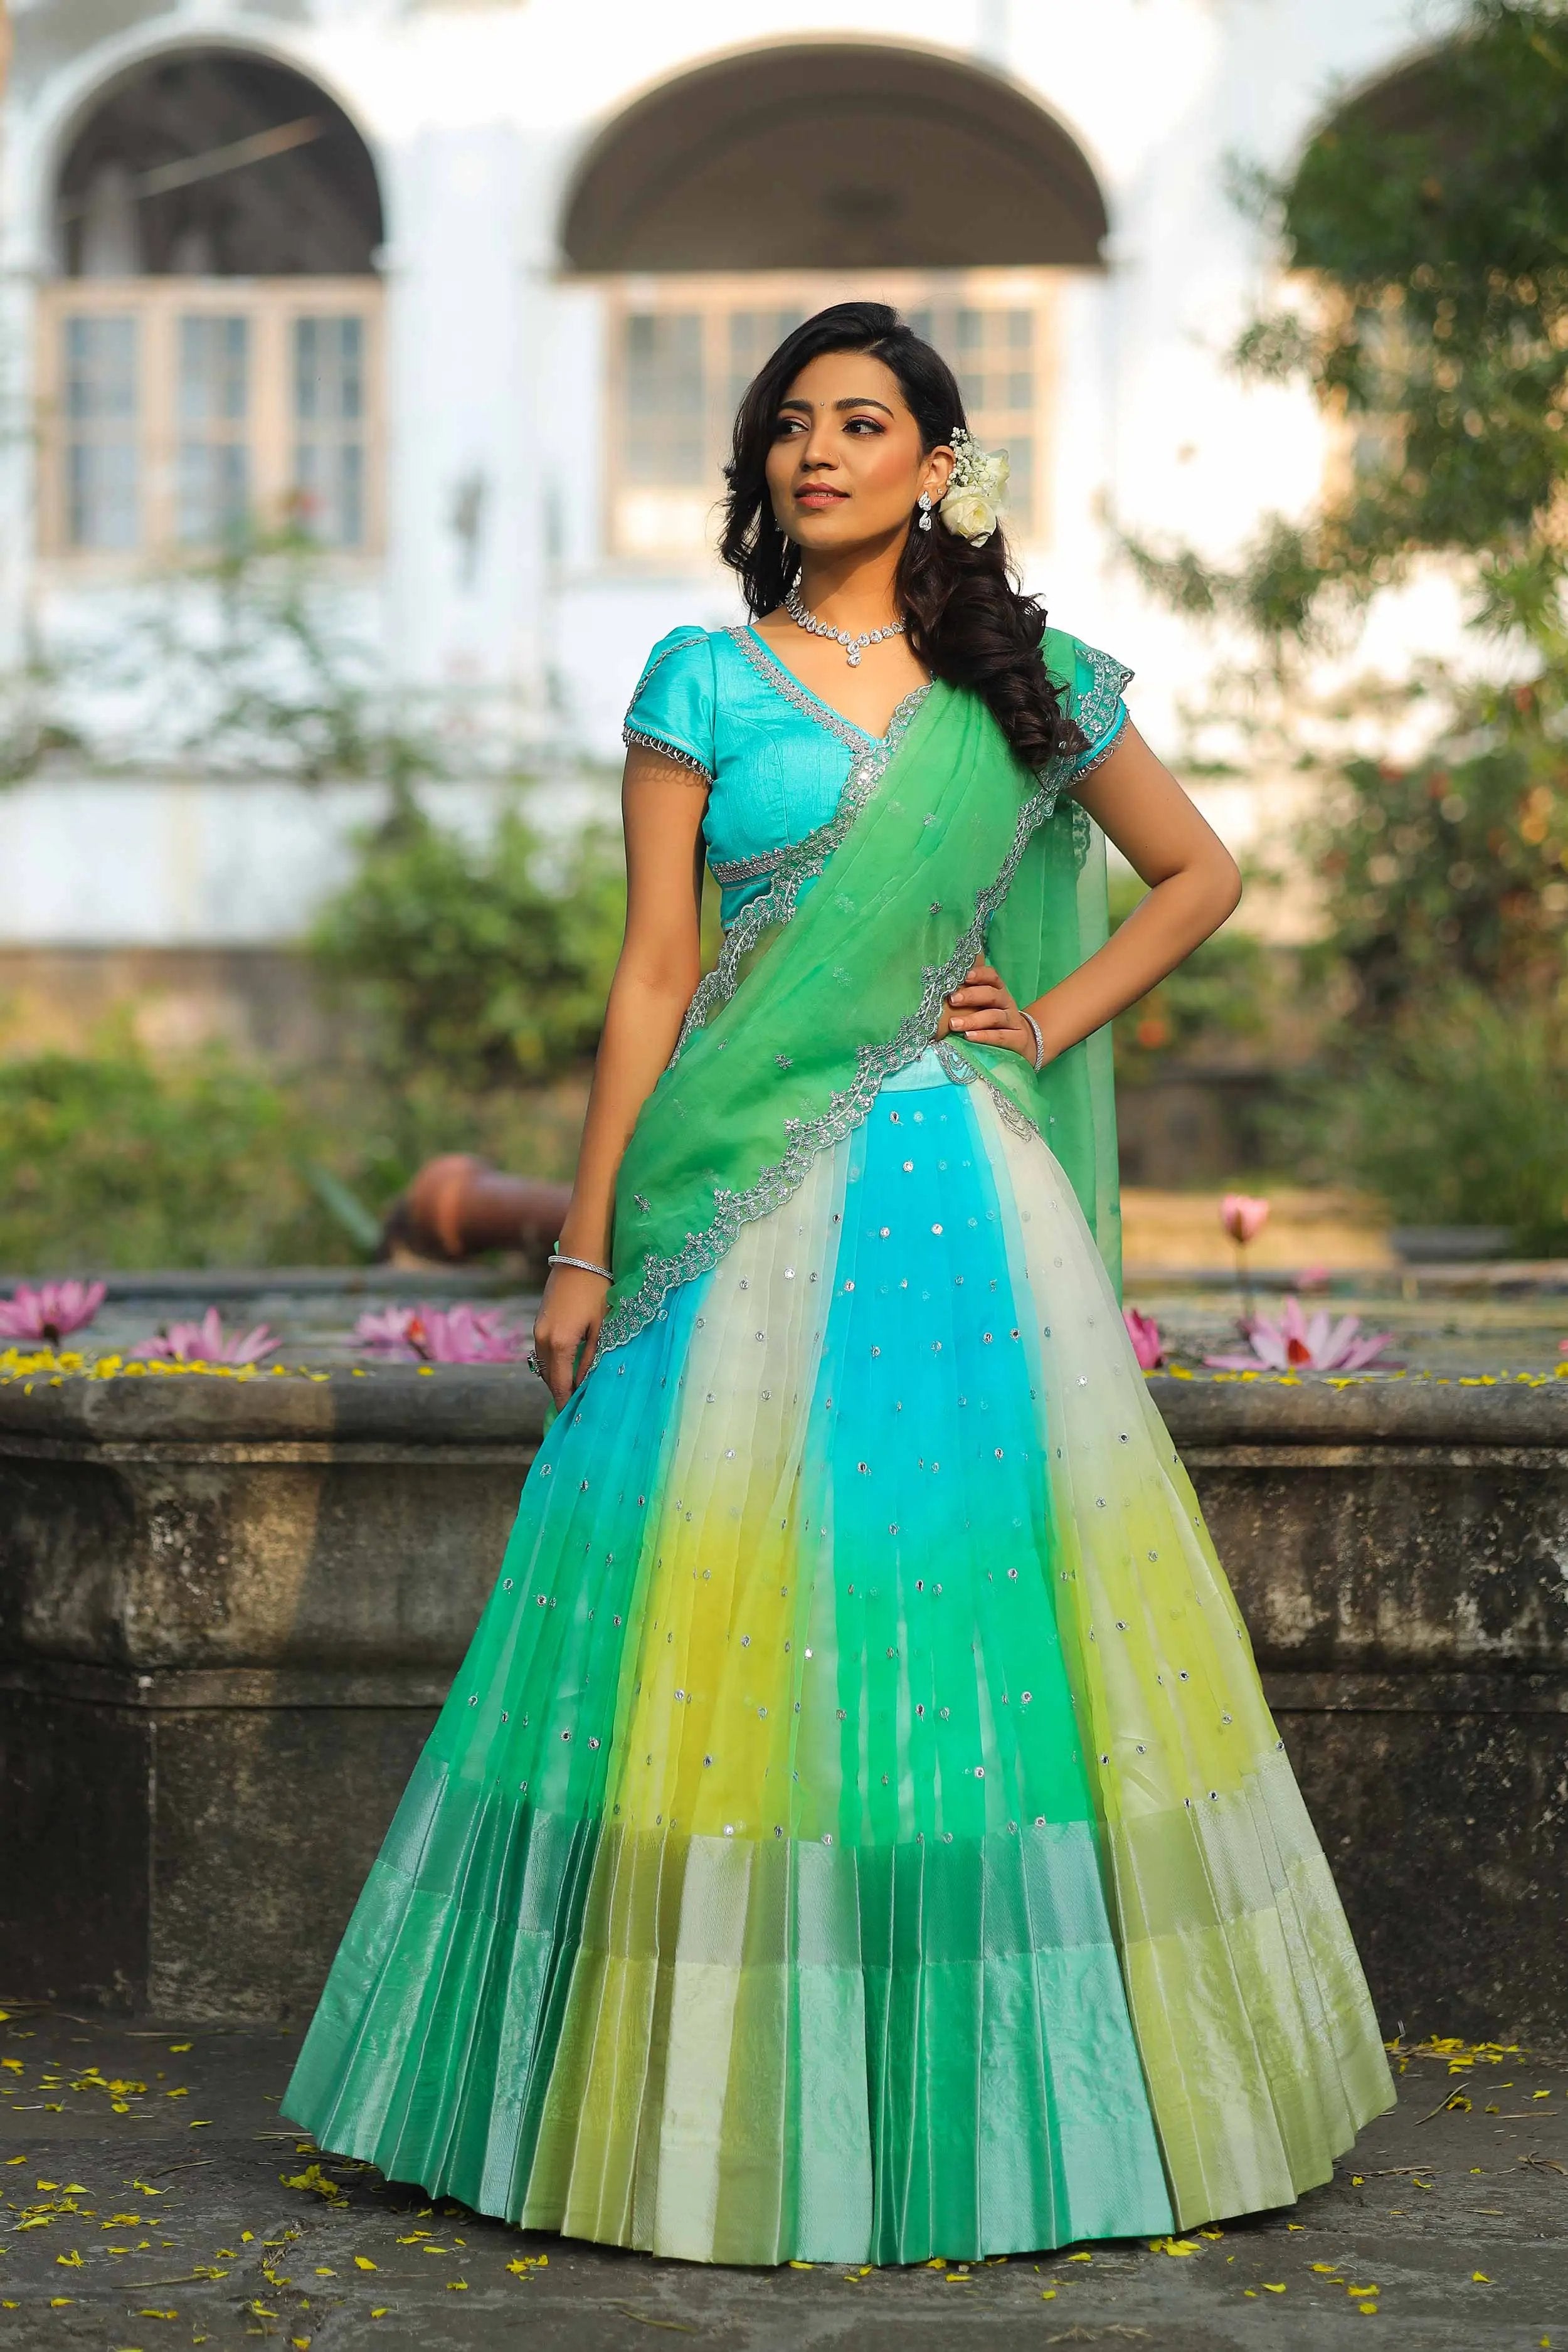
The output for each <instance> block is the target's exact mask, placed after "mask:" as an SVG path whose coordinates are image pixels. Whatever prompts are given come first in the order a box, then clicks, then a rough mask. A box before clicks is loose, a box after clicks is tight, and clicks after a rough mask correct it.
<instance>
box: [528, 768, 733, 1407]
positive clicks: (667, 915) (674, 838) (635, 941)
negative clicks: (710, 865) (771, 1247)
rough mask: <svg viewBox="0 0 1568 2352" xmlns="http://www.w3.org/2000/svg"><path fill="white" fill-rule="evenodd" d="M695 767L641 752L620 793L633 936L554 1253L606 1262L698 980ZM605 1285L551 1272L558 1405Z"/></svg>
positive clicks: (547, 1322) (546, 1307) (585, 1356)
mask: <svg viewBox="0 0 1568 2352" xmlns="http://www.w3.org/2000/svg"><path fill="white" fill-rule="evenodd" d="M707 798H708V795H707V792H706V789H705V787H704V786H703V784H702V782H701V781H700V778H698V777H696V776H694V775H693V773H692V772H691V770H690V769H689V768H686V767H682V766H681V765H680V764H679V762H678V761H674V760H667V759H665V758H663V757H662V755H661V754H660V753H658V752H657V751H647V750H645V749H643V748H642V747H640V746H638V747H636V748H634V749H633V750H632V751H629V752H628V753H627V754H626V778H625V782H624V783H623V785H622V788H621V810H622V818H623V822H624V824H625V826H626V936H625V938H624V940H622V942H621V952H620V957H619V959H618V961H617V962H616V976H615V979H614V980H613V981H612V982H611V983H610V995H609V1003H608V1004H607V1005H606V1007H605V1027H604V1034H603V1035H602V1036H601V1038H600V1040H599V1053H598V1059H597V1060H596V1062H595V1065H594V1084H593V1089H592V1091H591V1093H590V1094H589V1097H588V1116H587V1118H586V1120H585V1122H584V1129H583V1143H582V1149H581V1150H580V1152H579V1153H578V1158H577V1175H576V1181H575V1182H574V1185H573V1188H572V1204H571V1206H570V1208H569V1209H568V1210H567V1212H566V1221H565V1223H564V1224H563V1226H562V1228H561V1238H560V1241H559V1243H558V1244H557V1247H558V1248H559V1249H562V1250H564V1251H566V1252H568V1253H569V1254H570V1255H572V1256H573V1257H585V1258H592V1259H593V1261H594V1263H595V1265H609V1263H610V1256H609V1252H610V1244H611V1228H612V1225H613V1223H614V1217H615V1201H616V1176H617V1175H618V1174H619V1172H620V1165H621V1160H622V1156H623V1155H624V1153H625V1151H626V1145H627V1143H628V1142H629V1141H630V1139H631V1132H632V1129H633V1128H634V1127H635V1126H636V1125H637V1115H638V1113H639V1112H640V1111H641V1109H642V1107H643V1105H644V1103H645V1102H646V1101H647V1098H648V1097H649V1095H650V1094H651V1093H652V1092H653V1089H654V1087H655V1086H656V1085H657V1084H658V1078H659V1076H660V1074H661V1073H662V1071H663V1070H664V1067H665V1066H666V1064H667V1063H668V1060H669V1057H670V1055H671V1054H672V1053H673V1052H674V1051H675V1041H676V1039H677V1038H678V1037H679V1034H680V1024H681V1023H682V1021H683V1020H684V1019H685V1017H686V1009H687V1007H688V1005H689V1003H690V1002H691V998H692V993H693V992H694V990H695V989H696V986H697V982H698V980H699V978H700V968H701V967H700V950H699V927H700V918H701V904H702V833H701V827H702V812H703V809H704V807H705V806H706V804H707ZM607 1295H608V1285H607V1284H606V1283H605V1281H604V1279H603V1278H602V1277H601V1276H598V1275H596V1274H584V1272H582V1271H581V1269H580V1268H578V1267H576V1266H565V1265H558V1266H553V1267H552V1269H551V1273H550V1278H549V1280H548V1281H547V1282H546V1284H545V1286H544V1297H543V1300H542V1304H541V1306H540V1309H539V1315H538V1318H537V1319H536V1321H535V1323H534V1326H533V1351H534V1354H535V1356H536V1357H537V1359H538V1361H539V1369H540V1370H541V1372H542V1374H543V1376H544V1379H545V1381H546V1383H547V1384H548V1386H549V1389H550V1393H551V1395H552V1397H553V1398H554V1400H555V1402H556V1404H557V1405H564V1404H565V1402H566V1400H567V1398H568V1397H569V1396H570V1395H571V1393H572V1391H573V1390H574V1388H575V1387H576V1386H577V1383H578V1382H579V1381H581V1380H582V1379H583V1378H584V1375H585V1373H586V1372H587V1370H588V1368H589V1366H590V1365H591V1364H592V1362H593V1360H594V1352H595V1349H596V1347H597V1345H598V1339H599V1326H600V1324H601V1322H602V1321H603V1320H604V1314H605V1297H607Z"/></svg>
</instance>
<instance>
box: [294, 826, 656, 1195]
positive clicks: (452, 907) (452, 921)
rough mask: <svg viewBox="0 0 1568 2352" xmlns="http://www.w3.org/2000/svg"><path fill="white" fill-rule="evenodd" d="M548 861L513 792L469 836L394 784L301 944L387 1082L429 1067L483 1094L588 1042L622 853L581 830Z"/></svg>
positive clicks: (580, 1051) (614, 934)
mask: <svg viewBox="0 0 1568 2352" xmlns="http://www.w3.org/2000/svg"><path fill="white" fill-rule="evenodd" d="M553 863H554V867H555V870H553V871H552V870H551V866H552V861H551V860H549V859H548V858H547V857H546V856H545V855H544V853H543V852H542V849H541V845H540V843H539V840H538V838H537V836H536V835H535V834H534V832H533V830H532V828H531V826H530V825H529V824H528V822H527V819H526V817H525V816H524V814H523V813H522V811H521V808H520V807H518V806H515V805H514V806H512V807H511V808H510V809H507V810H506V811H504V812H503V814H502V815H501V816H500V820H499V821H498V823H497V824H496V825H495V827H494V830H493V831H492V833H491V834H490V835H489V837H488V838H487V839H485V840H484V841H482V842H472V841H469V840H468V839H465V838H464V837H463V836H462V835H458V834H457V833H455V832H452V831H449V830H447V829H445V828H443V827H441V826H439V825H437V824H434V823H433V822H432V821H431V819H430V818H429V817H428V816H427V815H426V814H425V813H424V811H423V810H422V809H420V808H419V806H418V805H417V804H416V803H415V802H414V801H413V800H412V799H410V798H409V797H408V796H406V795H404V796H401V797H400V798H399V800H398V802H397V803H396V805H395V810H394V813H393V815H392V816H391V818H390V819H389V821H388V822H387V824H385V825H384V826H383V827H382V828H381V830H380V831H379V832H377V833H375V834H374V835H370V836H369V837H367V839H366V840H365V841H364V843H363V846H362V853H361V862H360V866H359V870H358V872H357V873H356V874H355V876H354V877H353V880H352V881H351V882H350V883H349V884H348V886H347V887H346V888H345V889H343V890H342V891H341V892H340V893H339V894H338V895H337V897H336V898H333V899H331V901H329V903H328V904H327V905H326V906H325V907H324V908H322V910H321V914H320V916H319V917H318V919H317V921H316V924H315V927H314V929H313V932H312V935H311V942H310V944H311V951H312V953H313V955H314V956H315V958H316V960H317V962H318V963H319V965H320V966H321V970H322V971H324V972H325V973H326V974H328V975H329V977H330V979H331V982H332V985H333V987H334V989H335V991H336V992H338V994H339V995H340V996H341V997H342V999H343V1001H344V1002H345V1003H347V1004H348V1005H350V1006H351V1007H352V1008H353V1010H354V1011H355V1012H356V1013H357V1014H358V1015H359V1016H360V1018H361V1019H362V1020H363V1024H364V1027H365V1034H366V1036H367V1039H368V1042H369V1054H370V1062H371V1066H372V1069H373V1071H374V1073H375V1074H376V1075H377V1076H379V1077H381V1078H382V1079H383V1080H384V1082H385V1083H386V1084H387V1085H388V1086H390V1087H399V1088H401V1087H404V1086H405V1084H406V1083H407V1082H408V1080H409V1079H410V1078H411V1077H412V1076H416V1074H425V1075H426V1076H427V1077H428V1079H429V1080H430V1081H431V1082H432V1083H434V1084H436V1085H437V1086H438V1087H440V1088H441V1089H442V1090H443V1091H444V1092H446V1093H447V1094H450V1095H451V1096H454V1097H482V1096H484V1095H487V1094H489V1093H491V1092H493V1091H495V1090H497V1089H500V1088H515V1087H519V1086H524V1085H538V1084H539V1083H541V1082H542V1081H544V1080H547V1079H549V1078H552V1077H553V1076H557V1075H558V1074H559V1073H561V1072H562V1071H563V1070H565V1069H568V1068H570V1067H571V1066H573V1065H574V1064H575V1063H579V1062H581V1061H582V1060H583V1059H584V1057H585V1056H586V1055H590V1054H591V1053H592V1052H593V1050H594V1047H595V1044H596V1042H597V1039H598V1034H599V1025H600V1023H601V1021H602V1019H603V1017H604V1007H605V992H606V990H607V989H608V986H609V981H610V974H611V972H612V971H613V970H614V966H615V960H616V952H617V950H618V947H619V943H620V932H621V923H622V918H623V909H624V905H625V890H624V885H623V883H622V880H621V877H620V870H619V861H618V860H617V859H616V856H615V855H614V851H613V845H612V844H611V843H610V841H609V840H608V838H607V836H606V835H605V834H604V833H603V832H601V831H598V830H591V831H589V832H586V833H584V834H583V835H580V836H579V837H578V838H577V840H576V841H575V842H574V844H573V845H572V846H571V847H570V849H569V850H567V851H566V852H564V853H563V856H561V857H559V858H558V859H556V860H555V861H553ZM448 1148H450V1147H448Z"/></svg>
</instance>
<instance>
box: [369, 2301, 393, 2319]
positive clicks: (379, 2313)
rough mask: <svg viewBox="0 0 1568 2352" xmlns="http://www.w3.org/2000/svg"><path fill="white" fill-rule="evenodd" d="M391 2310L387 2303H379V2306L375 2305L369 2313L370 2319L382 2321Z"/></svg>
mask: <svg viewBox="0 0 1568 2352" xmlns="http://www.w3.org/2000/svg"><path fill="white" fill-rule="evenodd" d="M391 2308H392V2305H390V2304H389V2303H381V2304H377V2305H376V2307H375V2309H374V2311H373V2312H372V2313H371V2317H372V2318H373V2319H384V2318H385V2317H386V2315H387V2313H388V2312H389V2311H390V2310H391Z"/></svg>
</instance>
